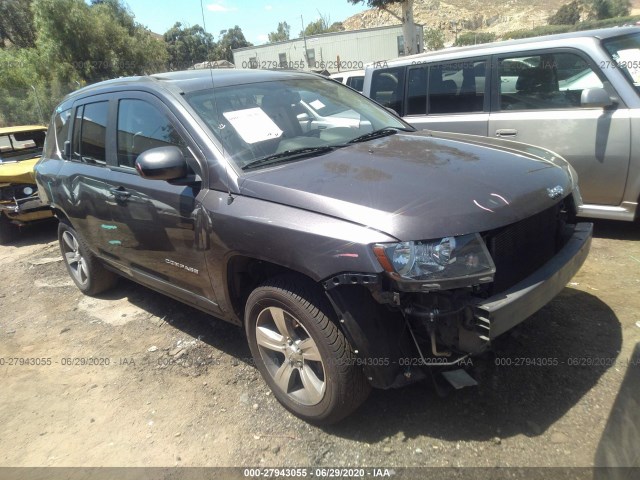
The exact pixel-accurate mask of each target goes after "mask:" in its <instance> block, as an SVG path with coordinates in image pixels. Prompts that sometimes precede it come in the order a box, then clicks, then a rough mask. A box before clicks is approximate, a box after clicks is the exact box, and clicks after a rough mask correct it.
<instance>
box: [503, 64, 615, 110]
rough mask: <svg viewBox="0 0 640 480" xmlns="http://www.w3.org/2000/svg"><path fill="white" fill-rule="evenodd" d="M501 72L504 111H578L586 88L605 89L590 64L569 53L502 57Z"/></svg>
mask: <svg viewBox="0 0 640 480" xmlns="http://www.w3.org/2000/svg"><path fill="white" fill-rule="evenodd" d="M498 71H499V76H500V109H501V110H537V109H549V108H577V107H580V97H581V95H582V91H583V90H584V89H585V88H602V82H601V81H600V77H599V76H598V74H597V73H596V72H595V71H594V70H593V69H592V68H591V66H590V65H589V64H588V63H587V61H586V60H585V59H584V58H582V57H581V56H579V55H577V54H574V53H568V52H558V53H545V54H541V55H533V56H531V55H527V56H520V57H510V58H503V59H500V61H499V66H498Z"/></svg>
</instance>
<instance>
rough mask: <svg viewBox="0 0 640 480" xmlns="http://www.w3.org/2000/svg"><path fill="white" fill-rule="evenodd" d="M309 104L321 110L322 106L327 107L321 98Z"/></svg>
mask: <svg viewBox="0 0 640 480" xmlns="http://www.w3.org/2000/svg"><path fill="white" fill-rule="evenodd" d="M309 105H311V106H312V107H313V108H315V109H316V110H320V109H321V108H324V107H325V104H324V103H322V102H321V101H320V100H314V101H313V102H311V103H310V104H309Z"/></svg>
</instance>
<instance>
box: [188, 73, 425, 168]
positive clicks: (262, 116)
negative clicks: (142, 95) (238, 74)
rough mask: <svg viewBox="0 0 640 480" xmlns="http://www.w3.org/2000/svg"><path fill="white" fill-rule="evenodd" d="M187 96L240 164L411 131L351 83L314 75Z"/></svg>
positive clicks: (323, 150) (294, 156) (320, 151)
mask: <svg viewBox="0 0 640 480" xmlns="http://www.w3.org/2000/svg"><path fill="white" fill-rule="evenodd" d="M214 95H215V97H214ZM186 99H187V101H188V102H189V104H190V105H191V106H192V107H193V108H194V109H195V110H196V112H197V113H198V115H200V117H201V118H202V119H203V121H204V122H205V123H206V124H207V126H208V127H209V129H210V130H211V131H212V132H213V133H214V135H215V136H216V137H217V138H218V139H219V140H220V142H221V143H222V145H223V146H224V149H225V151H226V153H227V155H229V156H230V157H231V159H232V160H233V161H234V162H235V163H236V164H237V165H238V167H239V168H241V169H246V167H247V166H249V165H251V166H252V167H251V168H254V166H260V167H262V166H267V165H270V164H272V163H273V162H272V163H269V162H265V161H264V160H266V159H270V158H277V159H278V160H279V161H285V160H288V158H287V154H288V153H291V154H292V155H290V156H289V157H290V160H291V161H293V160H297V159H303V158H308V157H309V156H313V155H321V154H323V153H327V152H328V151H330V150H331V148H339V147H342V146H345V145H348V144H349V142H351V141H353V140H356V141H368V140H370V139H372V138H375V137H376V135H368V134H371V133H372V132H383V133H381V135H386V134H387V132H389V131H390V130H393V129H395V130H408V131H412V130H413V128H412V127H411V126H409V125H408V124H407V123H405V122H403V121H402V120H400V119H398V118H396V117H395V116H393V115H392V114H390V113H389V112H387V111H386V110H385V109H384V108H382V107H380V106H379V105H377V104H375V103H374V102H372V101H370V100H369V99H367V98H365V97H363V96H362V95H360V94H358V93H356V92H354V91H353V90H351V89H350V88H348V87H345V86H344V85H340V84H338V83H336V82H333V81H331V80H324V79H322V78H316V77H309V78H299V79H283V80H279V81H268V82H256V83H249V84H241V85H234V86H229V87H220V88H215V89H208V90H200V91H196V92H192V93H190V94H187V95H186ZM391 133H395V132H393V131H392V132H391ZM300 153H303V155H300Z"/></svg>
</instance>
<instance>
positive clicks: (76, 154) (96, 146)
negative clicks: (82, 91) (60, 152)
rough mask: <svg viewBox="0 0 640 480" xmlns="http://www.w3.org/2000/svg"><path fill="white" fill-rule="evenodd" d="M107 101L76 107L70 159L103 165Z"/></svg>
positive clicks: (105, 153)
mask: <svg viewBox="0 0 640 480" xmlns="http://www.w3.org/2000/svg"><path fill="white" fill-rule="evenodd" d="M108 118H109V102H106V101H105V102H96V103H89V104H87V105H83V106H80V107H78V108H77V109H76V120H75V123H74V132H73V156H72V157H73V158H72V160H75V161H79V162H83V163H89V164H96V165H105V164H106V162H107V151H106V138H107V120H108Z"/></svg>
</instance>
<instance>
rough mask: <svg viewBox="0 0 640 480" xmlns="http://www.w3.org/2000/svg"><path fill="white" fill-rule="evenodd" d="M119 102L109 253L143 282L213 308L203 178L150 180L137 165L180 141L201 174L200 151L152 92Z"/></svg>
mask: <svg viewBox="0 0 640 480" xmlns="http://www.w3.org/2000/svg"><path fill="white" fill-rule="evenodd" d="M114 102H115V106H114V112H113V115H112V118H113V120H114V121H115V129H116V135H115V136H114V140H115V145H113V146H112V149H111V151H113V152H114V155H112V156H111V157H110V158H109V166H110V168H111V170H112V171H111V174H110V176H109V192H110V194H111V202H110V208H111V212H112V214H111V218H112V222H111V227H110V228H111V230H110V231H109V233H110V235H111V238H110V240H109V242H108V244H109V247H110V249H109V255H110V256H111V258H112V259H113V260H114V261H117V262H119V263H120V264H123V265H124V266H125V267H126V268H127V269H128V270H129V272H130V274H131V275H132V276H134V277H135V278H137V279H138V280H140V281H142V282H144V283H150V284H152V285H154V286H156V287H158V288H160V289H162V290H164V291H165V293H169V294H171V295H173V296H177V297H179V298H181V299H187V300H189V301H191V302H194V301H195V302H196V304H198V306H201V307H204V308H205V309H207V310H211V309H212V307H215V305H216V302H215V295H214V293H213V290H212V286H211V282H210V281H209V276H208V271H207V268H206V264H205V257H204V253H205V252H204V249H203V246H202V245H201V237H200V236H199V235H198V232H197V228H196V225H197V224H198V222H200V223H201V222H202V219H201V218H199V217H200V216H202V215H204V212H203V211H202V208H201V204H200V200H201V197H203V196H204V193H205V191H204V190H203V189H202V185H201V182H200V181H197V182H196V181H193V182H189V183H187V184H176V183H170V182H168V181H164V180H148V179H145V178H142V177H141V176H140V175H139V174H138V172H137V170H136V168H135V161H136V159H137V157H138V155H140V154H141V153H142V152H144V151H146V150H149V149H152V148H156V147H161V146H167V145H174V146H177V147H179V148H180V149H182V151H183V153H184V155H185V158H186V159H187V162H188V163H189V166H190V168H191V169H192V170H193V172H194V173H196V174H197V173H201V172H200V164H199V163H198V161H197V160H196V158H195V154H194V153H193V152H196V151H198V150H197V148H196V147H195V145H193V143H192V141H191V140H190V137H189V136H188V135H187V134H186V132H185V131H184V130H183V129H182V127H180V124H179V122H178V121H177V119H176V118H175V116H174V115H173V114H172V113H171V112H170V111H169V109H168V108H167V107H166V106H165V105H164V104H162V102H160V101H159V100H158V99H156V98H155V97H153V96H152V95H147V94H142V93H131V94H121V95H120V96H119V97H117V98H116V99H115V100H114ZM199 178H202V176H201V175H200V176H199ZM192 295H196V296H197V297H199V299H198V298H194V297H193V296H192Z"/></svg>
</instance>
